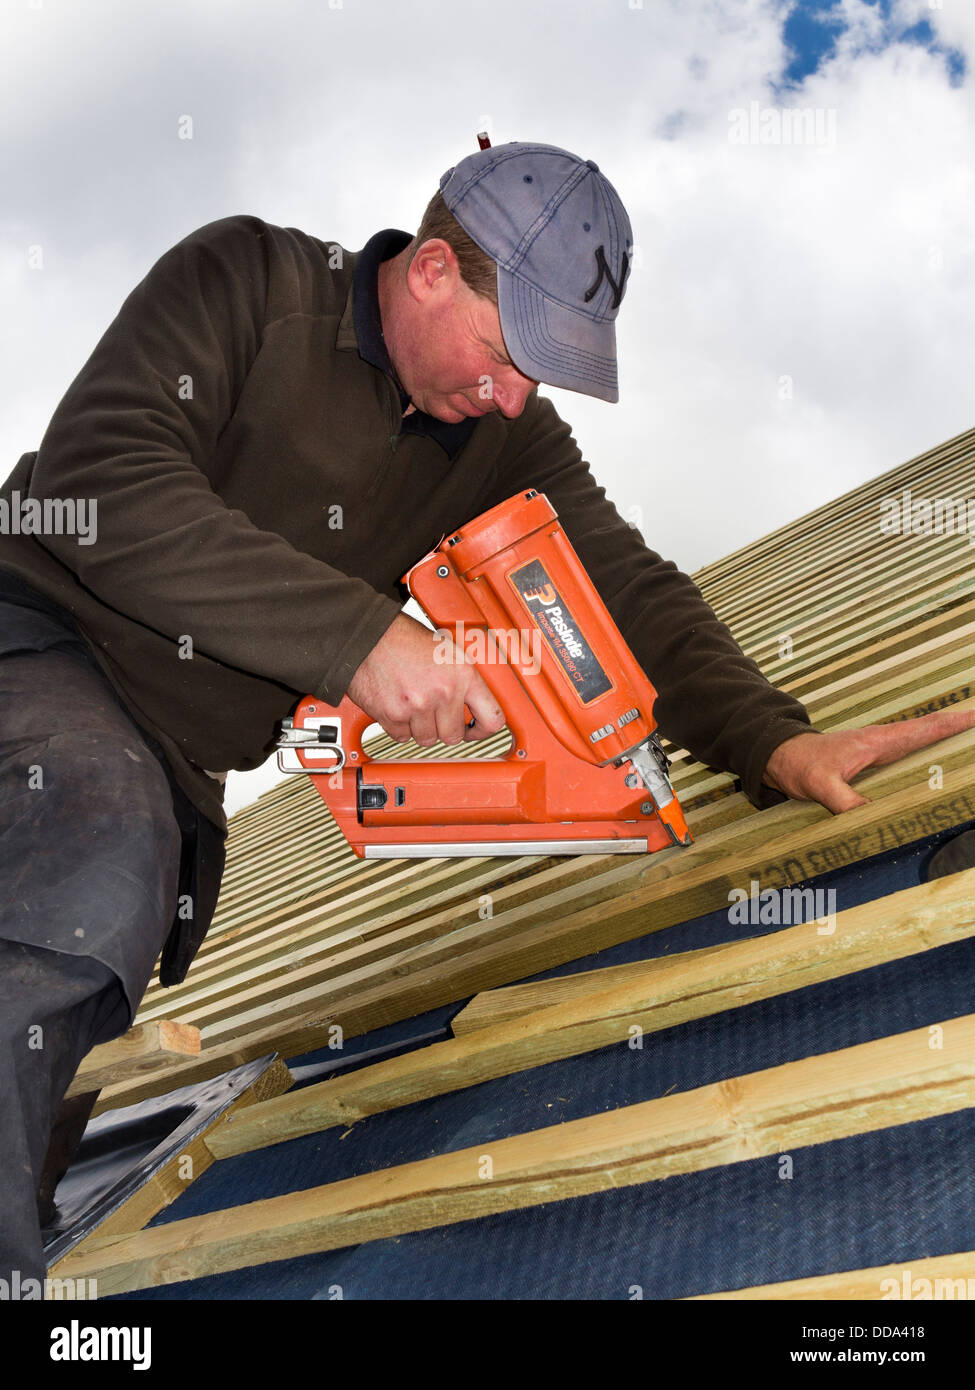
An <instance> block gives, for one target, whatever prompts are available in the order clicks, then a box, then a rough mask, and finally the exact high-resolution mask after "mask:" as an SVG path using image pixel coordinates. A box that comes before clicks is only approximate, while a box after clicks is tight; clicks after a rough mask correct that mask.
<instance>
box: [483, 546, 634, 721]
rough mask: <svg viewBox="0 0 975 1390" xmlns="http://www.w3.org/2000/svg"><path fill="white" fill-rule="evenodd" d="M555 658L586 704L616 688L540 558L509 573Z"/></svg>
mask: <svg viewBox="0 0 975 1390" xmlns="http://www.w3.org/2000/svg"><path fill="white" fill-rule="evenodd" d="M508 578H509V579H510V580H511V582H512V584H513V585H514V586H515V589H516V590H517V591H518V593H519V594H520V595H521V599H522V602H523V603H524V605H525V607H526V608H527V609H528V612H529V613H530V614H531V617H532V619H533V621H534V623H535V625H536V627H537V628H538V629H539V631H540V632H541V634H542V636H543V637H544V638H545V640H546V642H547V643H548V645H549V647H550V648H551V650H552V653H553V655H554V656H555V659H556V660H557V661H558V663H559V665H560V666H561V667H562V670H563V671H564V672H565V674H566V675H567V676H568V678H569V680H570V681H571V682H572V687H573V689H574V690H575V692H576V694H577V695H578V696H579V698H580V700H581V701H582V703H583V704H584V705H588V704H589V703H590V702H591V701H592V700H595V699H596V698H597V697H598V696H600V695H605V694H606V692H607V691H608V690H612V688H613V686H612V683H611V681H610V680H609V678H608V677H607V675H606V672H605V671H604V670H603V668H602V667H601V666H600V664H599V662H598V661H597V660H596V658H595V656H594V654H593V650H592V647H590V645H589V643H588V642H587V641H586V639H585V637H583V635H582V631H581V629H580V628H579V624H578V623H577V622H576V620H575V618H573V616H572V613H571V611H570V609H569V607H568V605H567V604H566V602H565V600H564V599H563V598H562V595H561V594H560V593H559V591H558V589H556V587H555V585H554V584H553V583H552V581H551V579H550V578H549V577H548V575H547V573H546V572H545V566H544V565H543V564H542V563H541V561H540V560H529V562H528V564H527V565H522V567H521V569H517V570H512V572H511V574H509V575H508Z"/></svg>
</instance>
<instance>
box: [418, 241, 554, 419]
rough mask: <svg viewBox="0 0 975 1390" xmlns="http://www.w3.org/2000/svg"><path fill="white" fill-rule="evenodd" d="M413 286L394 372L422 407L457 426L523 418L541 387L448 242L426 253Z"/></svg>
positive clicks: (431, 246)
mask: <svg viewBox="0 0 975 1390" xmlns="http://www.w3.org/2000/svg"><path fill="white" fill-rule="evenodd" d="M407 284H408V287H409V290H410V296H411V301H410V302H411V304H412V313H411V315H410V322H409V326H408V331H407V332H405V333H404V334H403V335H402V341H400V342H398V343H397V352H396V356H395V357H394V361H393V365H394V367H395V369H396V374H397V376H398V377H399V379H400V381H401V382H402V384H403V387H404V389H405V390H406V391H407V392H408V393H409V396H410V399H411V400H412V402H413V404H414V405H415V406H416V408H417V409H418V410H423V411H426V413H427V414H428V415H432V416H433V417H434V419H436V420H443V421H445V422H446V423H447V424H451V425H455V424H458V423H459V422H460V421H461V420H465V419H470V418H477V417H479V416H481V415H487V414H488V413H489V412H491V411H494V410H497V411H500V413H501V414H502V415H504V416H506V417H507V418H508V419H512V420H513V419H515V418H516V417H517V416H518V415H520V414H521V412H522V411H523V410H524V408H525V402H526V401H527V399H528V397H529V395H530V394H531V392H532V391H533V390H534V389H535V387H536V386H537V385H538V383H537V381H533V380H532V379H531V378H530V377H527V376H525V375H523V373H522V372H520V371H519V370H518V368H517V367H516V366H515V365H514V363H513V362H512V361H511V358H510V357H509V356H508V353H507V350H506V348H505V343H504V338H503V336H502V334H501V319H500V317H499V315H498V310H497V307H496V306H495V305H494V304H493V303H492V302H491V301H490V300H489V299H485V298H484V297H483V296H481V295H477V294H475V293H474V291H473V290H472V289H471V288H470V287H469V286H468V285H467V284H465V283H464V281H463V279H462V278H461V275H460V271H459V268H458V266H457V261H456V258H455V257H454V255H453V252H452V251H451V250H450V247H449V246H447V244H446V242H442V241H429V242H425V243H424V245H423V246H422V247H420V249H419V250H418V252H417V253H416V256H415V257H414V258H413V262H412V264H411V266H410V268H409V271H408V272H407Z"/></svg>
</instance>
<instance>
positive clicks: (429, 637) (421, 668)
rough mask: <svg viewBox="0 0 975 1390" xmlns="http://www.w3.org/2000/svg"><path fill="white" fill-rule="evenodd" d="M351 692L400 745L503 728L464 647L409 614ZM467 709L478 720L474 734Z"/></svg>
mask: <svg viewBox="0 0 975 1390" xmlns="http://www.w3.org/2000/svg"><path fill="white" fill-rule="evenodd" d="M346 693H347V695H348V697H349V699H350V700H352V701H353V702H354V703H355V704H357V705H358V706H359V708H360V709H362V710H365V712H366V714H368V715H371V716H372V718H373V719H375V721H376V723H377V724H381V725H382V727H383V728H384V729H385V730H386V732H387V733H388V734H389V736H390V737H391V738H394V739H396V741H397V742H398V743H405V742H406V740H407V739H409V738H413V739H415V740H416V742H417V743H418V744H420V745H421V747H424V748H429V747H430V746H431V745H432V744H434V743H436V742H437V740H438V739H439V740H440V741H441V742H442V743H448V744H449V743H465V742H470V741H471V740H473V739H479V738H487V736H488V735H489V734H496V733H499V732H500V731H501V730H502V729H503V728H504V713H503V711H502V710H501V709H500V708H499V707H498V702H497V700H496V699H495V698H494V696H493V695H492V694H491V691H490V690H489V688H488V686H487V684H486V683H485V681H484V680H483V678H482V677H481V675H480V673H479V671H478V670H477V667H476V666H474V665H472V664H471V663H470V662H469V661H468V660H467V658H466V656H465V654H464V652H463V651H462V650H461V648H460V647H457V646H455V645H454V644H453V643H450V642H448V641H447V639H446V637H445V636H444V635H443V634H441V635H440V636H439V637H437V636H435V635H434V633H433V632H431V631H430V629H429V628H428V627H424V625H423V624H422V623H418V622H416V620H415V619H413V618H410V617H407V616H406V614H405V613H400V614H398V615H397V616H396V617H395V618H394V619H393V621H392V623H391V625H390V626H389V627H388V628H387V629H386V632H385V633H384V634H383V636H382V637H381V638H380V640H379V641H378V642H377V643H376V645H375V647H373V649H372V651H371V652H370V653H369V655H368V656H367V657H366V659H365V661H363V662H362V664H361V666H360V667H359V669H358V670H357V671H356V673H355V675H354V676H353V677H352V680H351V682H350V683H349V687H348V690H347V692H346ZM465 705H466V706H467V708H468V709H469V710H470V712H471V714H472V715H473V717H474V721H475V722H474V726H473V728H471V729H468V728H467V725H466V720H465V716H464V706H465Z"/></svg>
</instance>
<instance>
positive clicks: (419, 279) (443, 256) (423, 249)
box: [406, 237, 461, 302]
mask: <svg viewBox="0 0 975 1390" xmlns="http://www.w3.org/2000/svg"><path fill="white" fill-rule="evenodd" d="M460 278H461V275H460V265H459V264H458V261H457V257H456V255H455V254H454V251H453V248H452V247H451V246H450V244H449V243H448V242H446V241H442V240H441V239H440V238H439V237H431V238H430V240H429V241H425V242H423V244H422V245H421V246H419V247H417V249H416V251H415V252H414V253H413V259H412V260H411V261H410V266H409V269H408V270H407V272H406V283H407V286H408V288H409V291H410V294H411V295H412V296H413V298H414V299H415V300H417V302H422V301H423V300H425V299H427V298H428V297H429V296H430V295H432V294H437V295H444V294H445V293H446V294H452V293H453V292H454V290H455V288H456V285H457V283H458V281H459V280H460Z"/></svg>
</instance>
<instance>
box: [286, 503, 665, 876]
mask: <svg viewBox="0 0 975 1390" xmlns="http://www.w3.org/2000/svg"><path fill="white" fill-rule="evenodd" d="M403 582H404V583H405V584H406V585H407V587H408V589H409V591H410V593H411V594H412V596H413V597H414V598H415V599H416V600H417V602H418V603H419V604H420V606H421V608H422V609H423V610H424V612H425V613H426V615H427V617H428V618H429V619H430V620H431V621H432V622H433V623H434V624H435V625H436V627H437V628H438V629H439V631H440V632H441V633H444V632H445V633H446V634H447V635H448V636H449V637H450V638H451V640H452V642H453V643H454V646H455V647H456V648H459V649H460V650H461V651H463V652H464V653H465V655H466V657H467V658H468V659H470V660H473V661H474V662H475V664H476V665H477V667H478V670H479V672H480V674H481V675H482V676H483V678H484V680H485V682H486V683H487V685H488V686H489V687H490V689H491V691H492V693H493V694H494V696H495V698H496V699H497V701H498V704H499V705H500V707H501V709H502V710H504V712H505V717H506V719H507V726H508V729H509V731H510V734H511V746H510V748H509V749H508V751H507V752H506V753H505V754H504V755H503V756H502V757H498V758H492V759H481V760H474V759H464V760H459V761H445V760H442V759H437V760H428V761H422V760H418V759H417V760H414V759H410V760H409V761H405V760H403V761H392V760H382V759H376V758H371V757H370V756H369V754H368V753H366V752H365V750H364V749H363V747H362V735H363V733H364V732H365V730H366V729H367V728H368V727H369V725H370V724H371V723H373V722H374V721H373V720H372V719H371V717H370V716H369V715H368V714H366V713H365V712H364V711H363V710H361V709H359V708H358V706H356V705H354V704H353V703H352V701H351V700H349V699H348V698H347V697H346V698H345V699H343V700H342V702H341V704H340V705H338V706H337V707H333V706H330V705H327V704H325V703H324V702H323V701H322V700H319V699H316V698H314V697H311V696H307V697H306V698H305V699H304V700H302V701H301V703H300V704H299V705H298V707H297V709H296V710H295V713H294V717H293V718H292V719H291V720H285V721H284V724H283V726H282V734H281V739H280V742H279V744H278V748H279V753H278V761H279V764H280V766H281V768H282V771H285V772H300V771H305V772H308V773H310V774H311V777H312V782H313V783H314V785H315V787H316V788H317V789H318V791H319V792H320V793H321V795H322V797H323V799H324V800H325V802H326V804H327V805H328V807H329V809H330V811H331V812H332V815H333V816H334V817H335V820H336V822H337V823H338V826H339V828H340V829H341V831H342V833H343V834H344V835H345V837H346V839H347V840H348V841H349V844H350V845H351V846H352V848H353V849H354V850H355V852H356V854H357V855H359V857H360V858H397V859H398V858H406V857H425V856H444V855H495V854H613V853H615V854H620V853H647V852H649V851H653V850H658V849H664V848H665V847H666V846H668V845H671V844H677V845H687V844H690V843H691V835H690V831H689V830H688V828H687V824H686V822H685V820H684V816H683V813H682V811H681V808H680V804H679V802H678V800H677V797H676V796H675V795H674V791H673V788H672V787H671V785H670V781H669V779H668V777H667V767H668V763H667V759H666V757H665V755H664V752H663V749H662V748H661V747H660V744H659V742H658V741H657V738H656V735H655V733H654V730H655V729H656V723H655V721H654V718H653V706H654V701H655V700H656V691H655V690H654V688H653V686H652V685H651V684H650V681H649V680H648V679H647V677H646V676H645V675H644V673H643V671H642V670H641V669H640V667H639V665H638V664H637V661H636V658H635V657H634V656H633V654H632V652H631V651H630V649H629V648H628V647H627V645H626V643H625V642H624V641H623V638H622V636H621V634H620V632H619V629H618V628H617V626H616V624H615V623H614V622H613V619H612V618H611V617H610V614H609V611H608V610H607V608H606V606H605V605H604V604H603V602H602V600H601V599H600V597H599V595H598V594H597V593H596V590H595V589H594V588H593V585H592V582H591V580H590V579H589V576H588V575H587V573H586V571H585V569H584V568H583V566H582V563H581V561H580V560H579V557H578V556H577V555H576V553H575V551H574V550H573V548H572V546H571V545H570V543H569V541H568V538H567V537H566V535H565V532H564V531H563V530H562V527H561V526H560V525H559V520H558V517H557V515H556V513H555V510H554V509H553V507H552V506H551V504H550V503H549V501H548V499H547V498H546V497H544V496H543V495H542V494H541V493H539V492H536V491H534V490H531V491H528V492H522V493H519V494H518V495H517V496H516V497H512V498H510V499H509V500H508V501H507V502H503V503H501V505H500V506H497V507H493V508H492V509H491V510H490V511H488V512H485V513H484V514H483V515H482V516H479V517H476V518H475V519H474V520H473V521H472V522H470V523H469V524H468V525H466V526H463V527H461V529H460V530H459V531H457V532H455V533H454V534H453V535H451V536H450V537H448V538H446V539H444V540H443V541H441V543H440V545H438V546H437V548H436V549H435V550H433V551H431V552H430V554H429V555H427V556H425V557H424V558H423V559H422V560H421V561H420V562H419V563H418V564H417V565H414V567H413V568H412V569H411V570H410V571H409V573H408V574H406V575H404V576H403ZM448 646H449V644H447V643H446V642H445V643H444V647H445V648H447V647H448ZM451 650H452V649H451ZM454 659H456V655H455V657H454Z"/></svg>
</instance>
